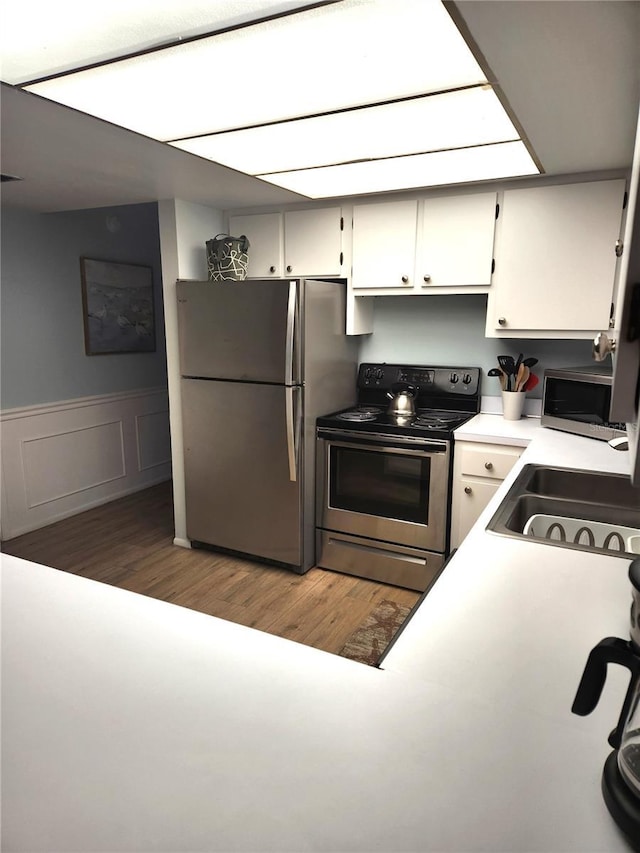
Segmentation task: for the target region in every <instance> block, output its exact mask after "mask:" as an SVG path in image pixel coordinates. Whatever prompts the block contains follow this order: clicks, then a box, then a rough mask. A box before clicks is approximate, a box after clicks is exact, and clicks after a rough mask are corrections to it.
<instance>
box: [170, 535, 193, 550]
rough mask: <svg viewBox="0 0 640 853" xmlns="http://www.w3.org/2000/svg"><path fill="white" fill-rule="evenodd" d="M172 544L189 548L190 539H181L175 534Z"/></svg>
mask: <svg viewBox="0 0 640 853" xmlns="http://www.w3.org/2000/svg"><path fill="white" fill-rule="evenodd" d="M173 544H174V545H178V546H179V547H180V548H191V540H190V539H183V538H182V536H176V537H175V539H174V540H173Z"/></svg>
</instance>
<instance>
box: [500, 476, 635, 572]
mask: <svg viewBox="0 0 640 853" xmlns="http://www.w3.org/2000/svg"><path fill="white" fill-rule="evenodd" d="M487 530H491V531H493V532H494V533H498V534H500V535H501V536H512V537H515V538H517V539H531V540H532V541H535V542H544V543H545V544H548V545H556V546H559V547H561V548H572V549H576V550H579V551H602V552H603V553H606V554H609V555H614V556H618V557H626V558H627V559H633V558H634V557H637V556H638V554H639V553H640V538H638V537H640V490H639V489H636V488H634V487H633V486H632V485H631V481H630V480H629V477H628V476H627V475H625V474H605V473H601V472H599V471H580V470H576V469H572V468H554V467H551V466H547V465H525V466H524V467H523V468H522V471H521V472H520V474H519V475H518V477H517V478H516V480H515V481H514V482H513V485H512V486H511V488H510V489H509V491H508V492H507V494H506V496H505V498H504V500H503V501H502V503H501V504H500V506H499V507H498V509H497V511H496V512H495V514H494V516H493V518H492V519H491V521H490V522H489V524H488V525H487ZM633 537H635V538H633Z"/></svg>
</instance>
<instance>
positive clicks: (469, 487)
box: [464, 486, 473, 495]
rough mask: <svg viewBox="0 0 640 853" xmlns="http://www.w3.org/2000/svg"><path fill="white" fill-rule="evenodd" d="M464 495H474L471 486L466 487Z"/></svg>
mask: <svg viewBox="0 0 640 853" xmlns="http://www.w3.org/2000/svg"><path fill="white" fill-rule="evenodd" d="M464 493H465V495H472V494H473V489H472V488H471V486H465V487H464Z"/></svg>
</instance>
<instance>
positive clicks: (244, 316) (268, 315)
mask: <svg viewBox="0 0 640 853" xmlns="http://www.w3.org/2000/svg"><path fill="white" fill-rule="evenodd" d="M298 291H299V282H297V281H242V282H211V281H207V282H200V281H178V283H177V296H178V323H179V340H180V372H181V374H182V375H183V376H197V377H210V378H213V379H235V380H240V381H245V382H273V383H278V384H283V385H295V384H298V383H300V382H301V371H300V358H301V352H300V349H301V348H300V346H299V340H298V339H299V328H300V325H299V322H298V315H299V300H298Z"/></svg>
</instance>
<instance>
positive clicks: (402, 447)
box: [318, 430, 447, 456]
mask: <svg viewBox="0 0 640 853" xmlns="http://www.w3.org/2000/svg"><path fill="white" fill-rule="evenodd" d="M318 438H319V439H324V440H325V441H328V442H330V443H331V445H332V446H333V447H351V448H355V449H356V450H357V449H359V448H362V449H364V450H366V449H367V448H371V449H376V450H398V451H402V453H407V454H411V455H414V456H428V455H433V454H434V453H446V452H447V442H446V441H442V442H438V443H435V442H433V441H425V442H422V441H420V442H419V444H418V443H414V442H411V443H409V442H403V441H396V440H394V439H393V438H389V437H387V436H380V437H378V438H374V437H373V436H365V435H359V436H358V437H357V438H350V437H346V436H343V435H339V436H337V435H336V434H335V433H329V432H325V431H324V430H318Z"/></svg>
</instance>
